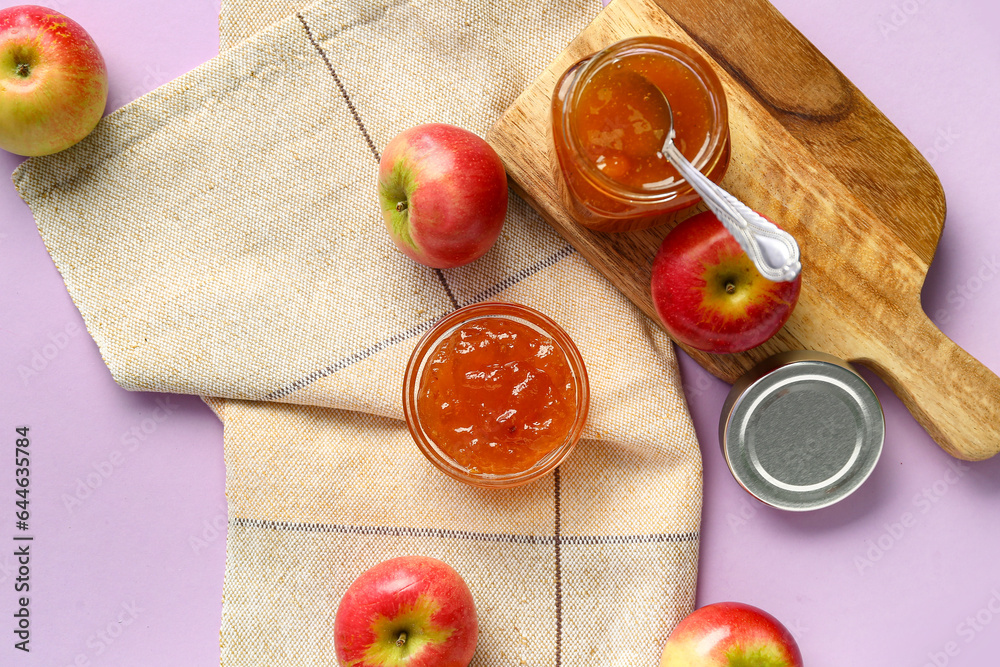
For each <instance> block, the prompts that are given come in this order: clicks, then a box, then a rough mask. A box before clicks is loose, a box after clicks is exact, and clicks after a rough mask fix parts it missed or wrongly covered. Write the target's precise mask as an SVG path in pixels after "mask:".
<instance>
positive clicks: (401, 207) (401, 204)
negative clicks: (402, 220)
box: [396, 201, 406, 213]
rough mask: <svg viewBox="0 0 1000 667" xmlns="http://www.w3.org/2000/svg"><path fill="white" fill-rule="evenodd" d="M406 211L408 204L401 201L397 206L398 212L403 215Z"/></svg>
mask: <svg viewBox="0 0 1000 667" xmlns="http://www.w3.org/2000/svg"><path fill="white" fill-rule="evenodd" d="M405 210H406V202H405V201H401V202H399V203H398V204H396V212H397V213H402V212H403V211H405Z"/></svg>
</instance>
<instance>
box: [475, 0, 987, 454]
mask: <svg viewBox="0 0 1000 667" xmlns="http://www.w3.org/2000/svg"><path fill="white" fill-rule="evenodd" d="M644 34H655V35H662V36H665V37H669V38H672V39H675V40H678V41H681V42H685V43H687V44H690V45H692V46H694V47H695V48H698V49H700V50H701V51H702V52H703V53H704V55H705V56H706V57H707V59H708V60H709V62H710V63H712V64H713V65H714V67H715V69H716V72H717V73H718V74H719V77H720V79H721V80H722V83H723V86H724V88H725V89H726V95H727V99H728V101H729V109H730V111H729V113H730V133H731V138H732V150H733V157H732V161H731V163H730V168H729V171H728V173H727V175H726V178H725V179H724V180H723V186H725V187H726V188H728V189H729V190H730V191H731V192H733V193H734V194H736V195H737V196H739V197H740V198H742V199H743V200H744V201H745V202H746V203H747V204H748V205H750V206H751V207H753V208H755V209H756V210H758V211H760V212H761V213H763V214H764V215H766V216H767V217H769V218H771V219H773V220H776V221H778V222H779V223H780V224H781V225H782V226H783V227H785V228H786V229H788V230H789V231H790V232H792V233H793V234H794V235H795V236H796V238H797V239H798V241H799V245H800V248H801V250H802V257H803V266H804V270H803V284H802V293H801V296H800V298H799V303H798V306H797V307H796V309H795V312H794V313H793V315H792V318H791V319H790V320H789V322H788V324H787V325H786V326H785V328H784V329H782V331H780V332H779V333H778V335H777V336H775V337H774V338H773V339H771V340H770V341H768V342H767V343H765V344H764V345H762V346H760V347H758V348H755V349H754V350H751V351H749V352H746V353H743V354H737V355H711V354H707V353H704V352H700V351H697V350H692V349H689V348H686V347H685V350H686V351H687V352H688V353H690V354H691V356H692V357H694V358H695V359H696V360H697V361H698V362H699V363H700V364H701V365H702V366H704V367H705V368H706V369H708V370H709V371H710V372H712V373H713V374H715V375H717V376H718V377H721V378H723V379H725V380H727V381H730V382H732V381H733V380H735V379H736V378H737V377H738V376H739V375H741V374H742V373H743V372H745V371H746V370H748V369H749V368H750V367H752V366H753V365H754V364H755V363H756V362H757V361H759V360H761V359H763V358H765V357H768V356H770V355H771V354H774V353H776V352H779V351H783V350H789V349H811V350H819V351H822V352H828V353H830V354H834V355H837V356H839V357H841V358H843V359H847V360H849V361H852V362H859V363H862V364H865V365H867V366H869V367H870V368H872V369H873V370H874V371H875V372H876V373H878V374H879V375H880V376H881V377H882V378H883V379H884V380H885V381H886V382H887V383H888V384H889V386H890V387H892V388H893V390H894V391H895V392H896V393H897V395H899V397H900V398H901V399H902V400H903V402H904V403H905V404H906V405H907V407H908V408H909V409H910V411H911V412H912V413H913V415H914V416H915V417H916V418H917V420H918V421H919V422H920V423H921V425H923V427H924V428H925V429H927V431H928V432H929V433H930V434H931V436H932V437H933V438H934V439H935V440H936V441H937V442H938V443H939V444H940V445H941V447H942V448H944V449H945V450H946V451H948V452H949V453H951V454H953V455H954V456H957V457H960V458H964V459H969V460H978V459H985V458H989V457H990V456H993V455H994V454H996V453H997V452H998V451H1000V378H997V376H996V375H994V374H993V373H991V372H990V371H989V370H988V369H986V368H985V367H984V366H983V365H982V364H980V363H979V362H978V361H976V360H975V359H974V358H972V357H971V356H970V355H969V354H968V353H966V352H965V351H964V350H962V349H961V348H959V347H958V346H957V345H955V344H954V343H953V342H952V341H951V340H949V339H948V338H946V337H945V336H944V335H943V334H942V333H941V332H940V331H939V330H938V329H937V328H936V327H935V326H934V325H933V324H932V323H931V322H930V320H929V319H928V318H927V316H926V315H925V314H924V312H923V310H922V308H921V305H920V289H921V286H922V284H923V280H924V277H925V275H926V273H927V269H928V267H929V264H930V261H931V259H932V258H933V256H934V250H935V248H936V246H937V242H938V239H939V238H940V235H941V231H942V229H943V226H944V216H945V201H944V194H943V192H942V189H941V185H940V182H939V181H938V179H937V176H936V175H935V174H934V172H933V170H932V169H931V167H930V166H929V165H928V164H927V162H926V161H925V160H924V159H923V157H921V156H920V154H919V153H918V152H917V150H916V149H915V148H914V147H913V146H912V145H911V144H910V142H909V141H907V140H906V138H905V137H903V136H902V134H901V133H900V132H899V131H898V130H897V129H896V128H895V127H894V126H893V125H892V123H890V122H889V121H888V120H887V119H886V118H885V117H884V116H883V115H882V114H881V112H879V111H878V109H877V108H875V106H874V105H873V104H872V103H871V102H870V101H869V100H868V99H867V98H865V97H864V95H862V94H861V93H860V92H859V91H858V90H857V89H856V88H855V87H854V86H853V85H852V84H851V82H850V81H848V80H847V79H846V78H845V77H844V76H843V74H841V73H840V72H839V71H838V70H837V69H836V68H835V67H833V65H831V64H830V62H829V61H828V60H827V59H826V58H824V57H823V55H822V54H820V53H819V52H818V51H817V50H816V48H815V47H813V46H812V45H811V44H810V43H809V42H808V41H807V40H806V39H805V38H804V37H803V36H802V35H801V34H800V33H799V32H798V31H796V30H795V29H794V28H793V27H792V26H791V24H789V23H788V21H787V20H785V19H784V17H782V16H781V15H780V14H779V13H778V12H777V10H775V9H774V8H773V7H772V6H771V5H770V4H769V3H767V2H765V1H764V0H730V1H729V2H725V3H720V2H717V0H716V1H714V2H712V1H708V0H685V1H683V2H681V1H680V0H677V1H671V0H659V3H657V2H654V0H615V2H614V3H612V4H611V5H610V6H609V7H608V8H607V9H605V10H604V12H602V13H601V15H600V16H599V17H598V18H597V19H596V20H595V21H594V22H593V23H592V24H591V25H590V26H589V27H588V28H587V29H586V30H585V31H584V32H583V33H581V35H580V36H579V37H578V38H577V39H576V40H574V41H573V42H572V43H571V44H570V45H569V46H568V47H567V49H566V50H565V51H564V52H563V53H562V54H561V55H560V56H559V57H558V58H557V59H556V60H555V62H553V63H552V65H551V66H550V67H549V68H548V69H546V71H545V72H543V73H542V75H541V76H540V77H539V78H538V79H537V80H536V81H535V82H534V83H533V84H532V85H531V86H530V87H529V88H528V90H526V91H525V92H524V93H523V94H522V95H521V96H520V97H519V98H518V100H517V101H516V102H515V103H514V104H513V105H512V106H511V108H510V109H508V110H507V111H506V112H505V113H504V115H503V116H502V118H501V119H500V120H499V121H498V122H497V124H496V125H495V126H494V127H493V129H492V130H491V131H490V133H489V134H488V136H487V140H488V141H489V142H490V143H491V144H492V145H493V147H494V148H495V149H496V150H497V152H498V153H499V154H500V156H501V158H503V160H504V163H505V165H506V167H507V170H508V173H509V175H510V177H511V180H512V183H513V186H514V189H515V190H516V191H517V192H518V193H519V194H521V196H523V197H524V198H525V199H526V200H527V201H528V202H529V203H530V204H531V205H532V206H534V207H535V208H536V209H537V210H538V211H539V212H540V213H541V214H542V216H543V217H544V218H545V219H546V220H547V221H548V222H549V223H550V224H552V225H553V226H554V227H555V229H556V230H558V231H559V233H560V234H562V235H563V236H564V237H565V238H566V239H567V240H568V241H569V242H570V243H572V244H573V245H574V246H575V247H576V248H577V250H579V252H580V253H581V254H582V255H583V256H584V257H586V258H587V259H588V260H589V261H590V262H591V263H593V264H594V265H595V266H596V267H597V268H598V269H599V270H600V271H602V272H603V273H604V274H605V275H606V276H607V277H608V278H609V279H610V280H611V281H612V282H613V283H614V284H615V285H616V286H617V287H618V288H619V289H620V290H622V292H624V293H625V295H626V296H628V298H629V299H631V300H632V301H633V302H634V303H635V304H636V305H637V306H638V307H639V308H640V309H642V310H643V311H644V312H645V313H646V314H647V315H649V316H650V317H651V318H653V319H654V320H656V321H658V320H657V318H656V314H655V311H654V310H653V306H652V302H651V300H650V294H649V266H650V262H651V260H652V258H653V256H654V254H655V252H656V249H657V248H658V247H659V244H660V242H661V240H662V238H663V236H664V235H665V234H666V233H667V231H668V230H669V227H670V225H667V226H664V227H659V228H654V229H648V230H642V231H637V232H627V233H622V234H601V233H598V232H593V231H591V230H588V229H586V228H584V227H581V226H579V225H577V224H575V223H574V222H573V221H572V220H571V219H570V218H569V216H568V215H567V213H566V212H565V210H564V209H563V207H562V205H561V203H560V199H559V193H558V188H557V185H556V179H557V178H558V177H559V176H558V173H559V172H558V166H557V165H556V163H555V159H554V156H553V150H552V147H551V146H552V139H551V132H550V121H549V118H550V102H551V93H552V90H553V88H554V86H555V83H556V80H557V79H558V77H559V76H560V75H561V74H562V73H563V72H564V71H565V70H566V69H567V68H568V67H569V66H570V65H572V64H573V63H575V62H576V61H578V60H579V59H581V58H583V57H586V56H588V55H590V54H592V53H594V52H596V51H598V50H600V49H601V48H603V47H605V46H607V45H609V44H611V43H613V42H616V41H618V40H620V39H623V38H625V37H630V36H634V35H644ZM698 210H701V209H700V207H695V208H694V209H691V210H690V211H689V212H687V213H686V214H685V215H684V216H682V217H686V216H687V215H688V214H693V213H694V212H697V211H698Z"/></svg>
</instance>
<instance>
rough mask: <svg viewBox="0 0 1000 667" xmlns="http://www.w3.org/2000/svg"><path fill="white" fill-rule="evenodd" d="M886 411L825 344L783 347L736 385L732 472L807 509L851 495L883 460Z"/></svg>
mask: <svg viewBox="0 0 1000 667" xmlns="http://www.w3.org/2000/svg"><path fill="white" fill-rule="evenodd" d="M884 438H885V418H884V417H883V415H882V405H881V404H880V403H879V400H878V397H877V396H875V392H874V391H872V388H871V387H870V386H869V385H868V383H867V382H865V381H864V378H862V377H861V376H860V375H858V374H857V373H856V372H855V371H854V369H853V368H851V366H850V365H849V364H848V363H847V362H845V361H843V360H841V359H838V358H837V357H834V356H832V355H829V354H824V353H822V352H806V351H793V352H782V353H781V354H777V355H775V356H773V357H770V358H768V359H765V360H764V361H762V362H761V363H760V364H758V365H757V366H756V367H755V368H753V369H752V370H750V371H749V372H748V373H747V374H746V375H744V376H743V377H741V378H740V379H739V380H737V381H736V383H735V384H734V385H733V388H732V390H731V391H730V392H729V396H728V398H726V403H725V405H724V407H723V409H722V418H721V420H720V423H719V441H720V442H721V444H722V453H723V455H724V456H725V457H726V463H727V464H728V465H729V470H730V471H732V473H733V477H735V478H736V481H737V482H739V483H740V485H741V486H742V487H743V488H744V489H746V490H747V491H748V492H750V493H751V494H752V495H754V496H755V497H757V498H758V499H759V500H762V501H763V502H765V503H767V504H768V505H771V506H773V507H777V508H779V509H784V510H792V511H805V510H813V509H819V508H821V507H826V506H828V505H832V504H833V503H835V502H837V501H838V500H841V499H842V498H846V497H847V496H849V495H850V494H851V493H852V492H853V491H854V490H855V489H857V488H858V487H859V486H860V485H861V483H862V482H864V481H865V480H866V479H867V478H868V475H869V474H871V471H872V469H873V468H874V467H875V464H876V463H877V462H878V458H879V455H880V454H881V453H882V442H883V440H884Z"/></svg>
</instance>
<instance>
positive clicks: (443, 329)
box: [403, 302, 590, 488]
mask: <svg viewBox="0 0 1000 667" xmlns="http://www.w3.org/2000/svg"><path fill="white" fill-rule="evenodd" d="M589 403H590V386H589V384H588V381H587V369H586V367H585V366H584V363H583V358H582V357H581V356H580V352H579V350H577V348H576V345H574V344H573V341H572V340H571V339H570V337H569V335H567V334H566V332H565V331H564V330H563V329H562V327H560V326H559V325H558V324H556V323H555V322H554V321H553V320H552V319H550V318H549V317H547V316H546V315H543V314H542V313H540V312H538V311H537V310H534V309H533V308H529V307H527V306H522V305H520V304H516V303H500V302H486V303H477V304H473V305H471V306H466V307H464V308H460V309H459V310H456V311H455V312H453V313H451V314H450V315H448V316H447V317H445V318H444V319H442V320H441V321H440V322H438V323H437V324H436V325H435V326H434V328H433V329H432V330H431V331H429V332H428V333H427V334H426V335H425V336H424V337H423V338H422V339H420V341H419V342H418V343H417V346H416V348H415V349H414V351H413V354H412V355H411V356H410V361H409V364H408V366H407V369H406V377H405V380H404V384H403V413H404V415H405V417H406V424H407V426H408V427H409V429H410V433H411V434H412V435H413V439H414V440H415V441H416V443H417V446H418V447H420V451H422V452H423V453H424V455H425V456H426V457H427V458H428V459H429V460H430V462H431V463H433V464H434V465H435V466H436V467H437V468H438V469H440V470H441V471H442V472H444V473H445V474H447V475H449V476H451V477H453V478H455V479H457V480H460V481H462V482H465V483H467V484H472V485H474V486H482V487H496V488H503V487H511V486H519V485H521V484H526V483H528V482H530V481H533V480H535V479H538V478H539V477H542V476H543V475H546V474H547V473H549V472H551V471H552V470H554V469H555V467H556V466H558V465H559V464H560V463H562V461H563V460H564V459H565V458H566V457H567V456H568V455H569V453H570V452H571V451H572V450H573V448H574V447H575V446H576V443H577V441H579V439H580V434H581V432H582V431H583V425H584V422H586V420H587V410H588V409H589Z"/></svg>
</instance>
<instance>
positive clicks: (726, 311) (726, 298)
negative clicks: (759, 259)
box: [652, 212, 802, 352]
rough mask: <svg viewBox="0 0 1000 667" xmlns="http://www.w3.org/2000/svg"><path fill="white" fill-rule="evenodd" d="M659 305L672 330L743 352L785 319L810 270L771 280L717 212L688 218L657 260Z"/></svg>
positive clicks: (699, 345)
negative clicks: (726, 226)
mask: <svg viewBox="0 0 1000 667" xmlns="http://www.w3.org/2000/svg"><path fill="white" fill-rule="evenodd" d="M652 274H653V275H652V292H653V305H654V306H655V307H656V312H657V314H658V315H659V316H660V320H662V321H663V325H664V326H665V327H666V329H667V331H668V332H669V333H670V335H671V336H673V337H674V339H675V340H677V341H678V342H680V343H684V344H685V345H689V346H691V347H693V348H695V349H698V350H705V351H707V352H743V351H745V350H749V349H750V348H752V347H756V346H757V345H760V344H761V343H763V342H764V341H766V340H767V339H768V338H770V337H771V336H773V335H774V334H776V333H777V332H778V330H779V329H780V328H781V327H783V326H784V325H785V322H787V321H788V317H789V316H790V315H791V314H792V309H793V308H794V307H795V303H796V302H797V301H798V299H799V289H800V288H801V286H802V276H801V274H799V275H798V276H796V278H795V280H792V281H787V282H771V281H770V280H767V279H766V278H764V276H762V275H760V272H759V271H757V267H755V266H754V265H753V262H752V261H751V260H750V257H749V256H747V254H746V253H745V252H743V249H742V248H740V246H739V244H738V243H737V242H736V239H734V238H733V237H732V236H730V234H729V232H727V231H726V229H725V227H723V226H722V223H721V222H719V219H718V218H716V217H715V214H714V213H711V212H705V213H699V214H698V215H695V216H692V217H690V218H688V219H687V220H684V221H683V222H681V223H680V224H679V225H677V226H676V227H675V228H674V229H672V230H671V231H670V233H669V234H667V237H666V238H665V239H663V244H662V245H660V250H659V252H657V253H656V258H655V259H654V260H653V269H652Z"/></svg>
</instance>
